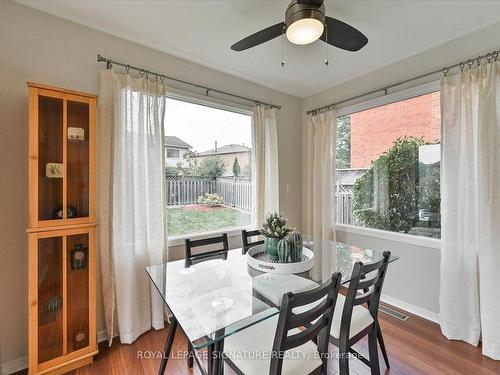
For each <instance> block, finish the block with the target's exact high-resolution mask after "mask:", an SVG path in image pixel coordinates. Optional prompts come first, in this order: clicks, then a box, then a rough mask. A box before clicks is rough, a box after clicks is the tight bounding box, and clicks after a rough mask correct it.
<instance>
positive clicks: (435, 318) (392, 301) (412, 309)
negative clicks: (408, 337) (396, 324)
mask: <svg viewBox="0 0 500 375" xmlns="http://www.w3.org/2000/svg"><path fill="white" fill-rule="evenodd" d="M380 300H381V301H382V302H385V303H387V304H389V305H392V306H394V307H397V308H398V309H401V310H404V311H408V312H409V313H411V314H413V315H417V316H419V317H421V318H424V319H427V320H430V321H431V322H434V323H437V324H439V315H438V314H437V313H434V312H432V311H429V310H426V309H423V308H421V307H418V306H415V305H412V304H410V303H408V302H405V301H401V300H400V299H397V298H394V297H391V296H388V295H385V294H382V296H381V297H380Z"/></svg>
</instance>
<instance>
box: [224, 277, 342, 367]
mask: <svg viewBox="0 0 500 375" xmlns="http://www.w3.org/2000/svg"><path fill="white" fill-rule="evenodd" d="M341 279H342V275H341V274H340V273H339V272H336V273H334V274H333V275H332V278H331V279H330V280H329V281H328V282H326V283H324V284H323V285H321V286H319V287H318V288H315V289H313V290H310V291H306V292H302V293H297V294H294V293H292V292H288V293H286V294H284V295H283V300H282V302H281V307H280V315H279V318H278V324H277V327H276V333H275V336H274V343H273V349H272V350H273V351H272V355H271V364H270V371H269V374H270V375H281V374H282V369H283V358H284V356H285V352H286V351H287V350H290V349H293V348H296V347H298V346H301V345H303V344H305V343H306V342H308V341H313V342H314V343H315V344H316V345H317V347H318V353H319V355H320V358H321V361H322V365H321V366H320V367H318V368H317V369H315V370H314V371H313V372H311V373H310V374H313V375H320V374H321V375H326V374H327V360H328V356H329V355H328V341H329V336H330V328H331V325H332V320H333V314H334V309H335V304H336V302H337V296H338V292H339V289H340V283H341ZM319 301H321V302H320V303H319V304H318V303H315V304H314V307H312V308H310V309H309V310H307V311H304V312H301V313H294V312H293V309H294V308H296V307H299V306H304V305H308V304H311V303H314V302H319ZM301 327H304V328H303V329H302V330H301V331H300V332H298V333H293V334H291V335H289V331H290V330H293V329H296V328H301ZM224 360H225V361H226V363H227V364H228V365H229V367H231V369H232V370H233V371H235V372H236V373H237V374H240V375H241V374H243V373H242V372H241V371H240V370H239V369H238V368H237V367H236V365H235V364H234V363H233V362H232V361H231V360H230V359H229V358H227V357H225V358H224ZM263 375H264V374H263Z"/></svg>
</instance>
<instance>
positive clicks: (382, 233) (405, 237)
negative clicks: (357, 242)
mask: <svg viewBox="0 0 500 375" xmlns="http://www.w3.org/2000/svg"><path fill="white" fill-rule="evenodd" d="M335 230H336V231H338V232H345V233H351V234H356V235H359V236H366V237H374V238H379V239H382V240H387V241H395V242H401V243H407V244H410V245H415V246H422V247H428V248H431V249H436V250H441V240H439V239H437V238H429V237H423V236H417V235H414V234H405V233H397V232H390V231H387V230H380V229H373V228H366V227H358V226H355V225H347V224H335Z"/></svg>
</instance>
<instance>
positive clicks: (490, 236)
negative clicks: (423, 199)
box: [440, 62, 500, 360]
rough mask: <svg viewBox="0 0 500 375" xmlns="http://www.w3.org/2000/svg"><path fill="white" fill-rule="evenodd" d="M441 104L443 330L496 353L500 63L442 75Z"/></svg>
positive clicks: (499, 351) (499, 337) (499, 327)
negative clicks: (480, 341)
mask: <svg viewBox="0 0 500 375" xmlns="http://www.w3.org/2000/svg"><path fill="white" fill-rule="evenodd" d="M441 103H442V104H441V107H442V108H441V110H442V124H443V125H442V127H443V130H442V131H443V136H442V143H443V151H442V152H443V156H442V166H441V171H442V172H441V174H442V177H441V179H442V181H441V211H442V239H441V290H440V319H441V330H442V332H443V334H444V335H445V336H446V337H447V338H449V339H454V340H463V341H466V342H468V343H470V344H472V345H477V344H478V342H479V340H480V339H481V340H482V350H483V354H485V355H487V356H489V357H492V358H494V359H497V360H498V359H500V319H499V318H498V316H499V314H500V294H499V292H498V290H499V286H500V272H499V270H500V69H499V63H497V62H491V63H487V64H484V65H482V66H481V67H480V68H477V67H474V68H473V69H468V68H466V69H464V70H463V71H462V72H461V73H459V74H457V75H454V76H451V77H444V78H443V80H442V91H441Z"/></svg>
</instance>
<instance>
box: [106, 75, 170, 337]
mask: <svg viewBox="0 0 500 375" xmlns="http://www.w3.org/2000/svg"><path fill="white" fill-rule="evenodd" d="M100 78H101V87H100V97H99V102H100V111H99V113H100V121H99V128H100V129H99V136H100V140H99V155H98V156H99V177H100V183H99V198H100V199H99V200H100V202H99V203H100V205H99V225H100V253H101V265H102V267H101V269H102V284H103V297H104V310H105V320H106V329H107V333H108V336H109V337H108V338H109V342H110V344H111V340H112V338H113V336H116V335H117V334H118V335H119V336H120V341H121V342H122V343H131V342H133V341H134V340H135V339H136V338H137V337H138V336H139V335H141V334H142V333H144V332H146V331H148V330H149V329H151V327H153V328H155V329H160V328H163V318H164V315H163V304H162V302H161V299H160V297H159V295H158V293H157V292H156V291H155V290H153V288H152V287H151V283H150V281H149V279H148V276H147V275H146V272H145V269H144V268H145V267H146V266H148V265H152V264H158V263H161V262H162V261H163V256H164V254H165V249H166V235H165V234H166V226H165V215H164V191H163V189H164V184H163V176H164V172H163V171H164V165H163V163H164V161H163V160H164V159H163V152H164V151H163V150H164V146H163V145H164V137H163V133H164V131H163V121H164V120H163V118H164V114H165V102H166V96H165V87H164V86H163V85H160V84H159V83H157V82H151V81H149V80H148V79H147V78H132V77H131V76H130V75H129V74H126V75H121V74H117V73H115V72H114V71H113V70H103V71H101V76H100Z"/></svg>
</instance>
